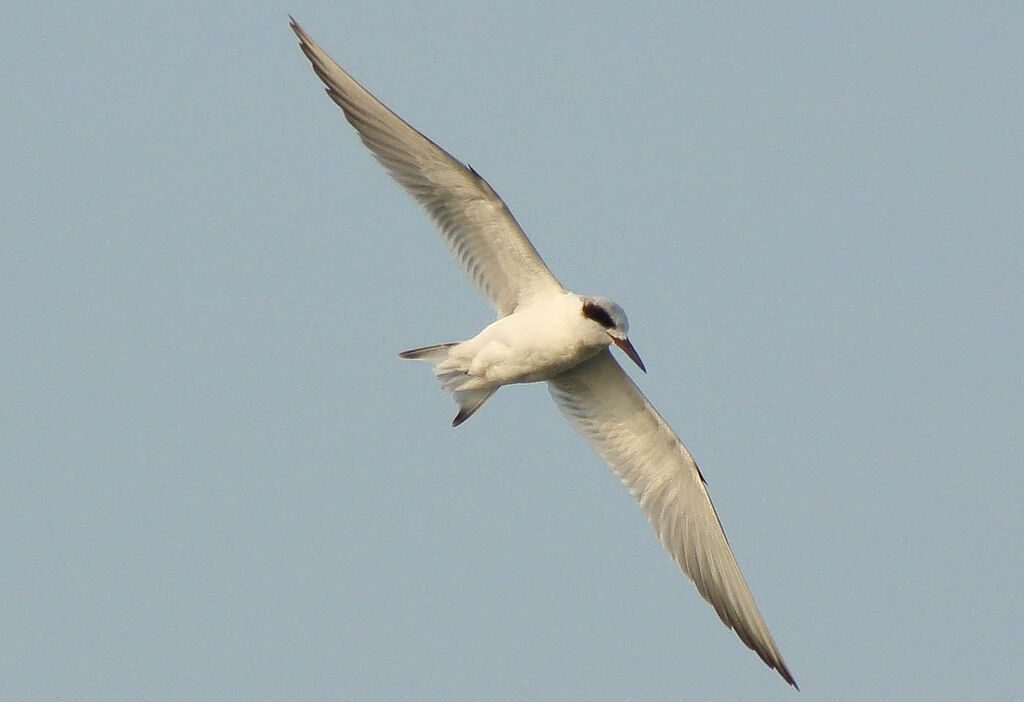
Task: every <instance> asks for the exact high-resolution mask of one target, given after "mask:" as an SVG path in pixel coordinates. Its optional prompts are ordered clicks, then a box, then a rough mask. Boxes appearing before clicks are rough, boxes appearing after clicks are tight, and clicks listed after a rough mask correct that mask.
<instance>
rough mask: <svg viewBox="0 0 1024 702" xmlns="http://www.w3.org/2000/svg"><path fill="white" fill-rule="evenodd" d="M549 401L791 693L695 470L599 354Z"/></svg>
mask: <svg viewBox="0 0 1024 702" xmlns="http://www.w3.org/2000/svg"><path fill="white" fill-rule="evenodd" d="M548 388H549V390H550V391H551V396H552V397H553V398H554V400H555V402H556V403H557V404H558V407H559V409H561V411H562V414H564V415H565V417H566V419H568V420H569V422H570V424H572V425H573V426H574V427H575V428H576V430H577V431H578V432H579V433H580V435H582V436H583V437H584V438H585V439H586V440H587V441H588V442H589V443H590V445H591V446H592V447H593V449H594V450H595V451H596V452H597V454H598V455H599V456H600V457H601V458H603V459H604V460H605V462H607V463H608V465H609V466H610V467H611V469H612V470H613V471H614V472H615V474H616V475H618V476H619V478H620V479H621V480H622V483H623V484H624V485H625V486H626V487H627V488H628V489H629V491H630V492H631V493H632V494H633V496H634V497H635V498H636V499H637V501H638V502H639V503H640V506H641V508H642V509H643V511H644V513H645V514H646V515H647V518H648V519H649V520H650V523H651V526H652V527H653V528H654V531H655V533H656V534H657V536H658V538H659V539H660V541H661V543H662V544H663V545H664V546H665V548H666V549H667V550H668V552H669V554H670V555H671V556H672V558H673V559H675V561H676V562H677V563H678V564H679V566H680V568H682V570H683V572H684V573H686V575H687V576H688V577H689V578H690V580H692V581H693V583H694V585H696V587H697V590H698V592H700V594H701V596H702V597H703V598H704V599H705V600H707V601H708V602H709V603H710V604H711V605H712V606H713V607H714V608H715V611H716V612H718V616H719V617H721V619H722V621H723V622H724V623H725V625H726V626H728V627H729V628H730V629H733V630H734V631H735V632H736V633H737V635H739V637H740V639H741V640H742V641H743V643H745V644H746V645H747V646H748V647H750V648H751V649H752V650H753V651H754V652H756V653H757V654H758V655H759V656H760V657H761V659H762V660H763V661H764V662H765V663H767V664H768V666H769V667H771V668H774V669H775V670H777V671H778V672H779V674H780V675H781V676H782V677H783V678H784V679H785V680H786V681H787V682H788V683H790V684H791V685H793V686H794V687H795V686H796V682H795V681H794V680H793V676H792V675H791V674H790V672H789V669H788V668H787V667H786V664H785V662H784V661H783V660H782V655H781V653H779V650H778V647H777V646H776V645H775V641H774V640H773V639H772V636H771V633H769V631H768V626H767V625H766V624H765V622H764V618H763V617H762V616H761V612H760V611H759V610H758V608H757V604H756V603H755V602H754V598H753V596H752V595H751V594H750V590H749V588H748V587H747V583H746V581H745V580H744V579H743V574H742V573H741V572H740V568H739V565H738V564H737V563H736V558H735V557H734V556H733V553H732V549H731V548H730V547H729V542H728V540H727V539H726V537H725V532H724V530H723V529H722V525H721V523H720V522H719V520H718V515H717V513H716V512H715V508H714V505H712V503H711V497H710V496H709V495H708V492H707V488H706V486H705V484H704V477H703V476H702V475H701V473H700V470H699V469H698V468H697V464H696V463H695V462H694V460H693V457H691V456H690V452H689V451H687V450H686V447H685V446H683V444H682V442H681V441H679V438H678V437H677V436H676V434H675V432H674V431H672V428H671V427H670V426H669V425H668V424H667V423H666V422H665V420H664V419H663V418H662V417H661V415H660V414H658V412H657V411H656V410H655V409H654V407H653V406H652V405H651V403H650V402H649V401H648V400H647V398H646V397H644V395H643V393H641V392H640V390H639V389H638V388H637V387H636V385H635V384H634V383H633V381H632V380H630V378H629V376H627V375H626V373H625V371H623V370H622V368H621V367H620V366H619V364H618V362H617V361H616V360H615V359H614V358H613V357H612V355H611V353H610V352H609V351H608V350H607V349H606V350H604V351H602V352H600V353H599V354H597V355H596V356H594V357H593V358H591V359H589V360H587V361H584V362H583V363H581V364H579V365H578V366H576V367H575V368H572V369H570V370H568V371H566V372H565V373H562V374H561V375H558V376H556V377H554V378H552V379H551V380H549V381H548Z"/></svg>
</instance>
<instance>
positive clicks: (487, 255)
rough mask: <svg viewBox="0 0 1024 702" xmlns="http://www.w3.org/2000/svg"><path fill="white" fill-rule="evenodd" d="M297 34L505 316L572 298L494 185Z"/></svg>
mask: <svg viewBox="0 0 1024 702" xmlns="http://www.w3.org/2000/svg"><path fill="white" fill-rule="evenodd" d="M291 27H292V30H293V31H294V32H295V34H296V36H298V37H299V45H300V46H301V47H302V51H303V53H305V54H306V57H307V58H308V59H309V61H310V63H312V64H313V70H314V71H316V74H317V75H318V76H319V77H320V80H322V81H323V82H324V85H326V86H327V94H328V95H329V96H330V98H331V99H332V100H334V102H336V103H337V104H338V106H339V107H340V108H341V109H342V110H343V111H344V112H345V118H346V119H348V121H349V123H350V124H351V125H352V126H353V127H355V128H356V131H357V132H359V137H360V138H361V139H362V140H363V143H364V144H366V146H367V147H368V148H369V149H370V151H371V152H373V155H374V156H375V157H376V158H377V160H378V161H380V162H381V164H383V166H384V167H385V168H386V169H387V170H388V172H389V173H390V174H391V177H393V178H394V179H395V180H397V181H398V183H399V184H400V185H401V186H402V187H403V188H405V190H406V191H407V192H408V193H409V194H410V195H412V196H413V197H414V198H416V200H417V201H418V202H419V203H420V205H422V206H423V208H424V209H425V210H426V211H427V214H428V215H429V216H430V218H431V220H433V222H434V225H435V226H436V227H437V229H438V231H439V232H440V233H441V237H442V238H443V239H444V242H445V244H446V245H447V246H448V249H449V250H450V251H451V252H452V255H453V256H454V257H455V258H456V260H458V262H459V264H460V265H461V266H462V269H463V272H465V274H466V275H467V276H468V277H469V279H470V280H471V281H472V282H473V284H474V285H475V286H476V288H477V290H478V291H479V292H480V294H481V295H482V296H483V297H484V298H485V299H486V300H487V301H488V302H490V303H491V305H492V306H493V307H494V308H495V309H497V310H498V313H499V314H501V315H507V314H511V313H512V312H513V311H514V310H515V308H516V306H517V305H519V304H521V303H523V302H525V301H528V300H529V299H531V298H534V297H540V296H544V295H552V296H553V295H557V294H559V293H561V292H564V289H563V288H562V286H561V284H560V283H559V282H558V280H557V279H556V278H555V276H554V274H552V273H551V270H550V269H549V268H548V267H547V265H545V263H544V261H543V260H542V259H541V257H540V254H538V253H537V250H536V249H535V248H534V247H533V244H531V243H530V240H529V239H527V238H526V234H525V233H523V230H522V229H521V228H520V227H519V224H518V223H517V222H516V220H515V218H514V217H513V216H512V213H511V212H509V209H508V207H507V206H506V205H505V203H504V201H503V200H502V199H501V198H500V197H499V196H498V194H497V193H496V192H494V189H493V188H491V186H490V185H489V184H488V183H487V181H485V180H484V179H483V178H482V177H480V175H479V174H477V173H476V171H474V170H472V169H471V168H467V167H466V166H464V165H463V164H462V163H460V162H459V161H457V160H456V159H455V158H453V157H452V156H451V155H450V154H449V153H448V152H447V151H445V150H444V149H442V148H441V147H440V146H438V145H437V144H435V143H434V142H432V141H431V140H430V139H428V138H427V137H425V136H423V135H422V134H420V133H419V132H418V131H416V129H414V128H413V127H411V126H410V125H409V124H408V123H406V122H405V120H403V119H402V118H401V117H399V116H398V115H396V114H395V113H394V112H392V111H391V110H389V109H388V107H387V106H386V105H385V104H384V103H382V102H381V101H380V100H378V99H377V98H375V97H374V96H373V95H372V94H370V92H369V91H368V90H366V88H364V87H363V86H361V85H360V84H359V83H357V82H356V80H355V79H354V78H353V77H352V76H350V75H349V74H348V73H346V72H345V70H344V69H342V67H341V66H339V65H338V64H337V63H335V62H334V60H333V59H332V58H331V57H330V56H328V55H327V52H325V51H324V50H323V49H321V48H320V47H319V46H318V45H317V43H316V42H315V41H313V40H312V39H311V38H310V36H309V35H308V34H306V32H305V31H304V30H303V29H302V27H300V26H299V25H298V23H296V22H295V20H294V19H293V20H292V23H291Z"/></svg>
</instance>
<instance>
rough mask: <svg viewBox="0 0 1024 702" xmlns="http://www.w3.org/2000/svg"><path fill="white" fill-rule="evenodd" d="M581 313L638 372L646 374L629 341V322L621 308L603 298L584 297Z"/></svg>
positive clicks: (638, 356) (642, 363)
mask: <svg viewBox="0 0 1024 702" xmlns="http://www.w3.org/2000/svg"><path fill="white" fill-rule="evenodd" d="M582 311H583V316H584V317H585V318H586V319H589V320H591V321H592V322H594V323H596V324H598V325H600V326H601V328H602V329H604V332H605V333H606V334H607V335H608V337H609V338H610V339H611V341H612V343H614V344H615V345H616V346H618V347H619V348H620V349H622V351H623V353H625V354H626V355H627V356H629V359H630V360H631V361H633V363H635V364H637V365H638V366H639V367H640V370H642V371H643V372H644V373H646V372H647V369H646V368H644V362H643V361H641V360H640V354H638V353H637V352H636V349H635V348H633V344H632V343H631V342H630V341H629V320H628V319H626V313H625V312H623V311H622V308H621V307H619V306H618V305H616V304H615V303H614V302H612V301H611V300H608V299H605V298H603V297H585V298H583V310H582Z"/></svg>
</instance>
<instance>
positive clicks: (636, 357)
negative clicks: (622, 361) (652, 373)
mask: <svg viewBox="0 0 1024 702" xmlns="http://www.w3.org/2000/svg"><path fill="white" fill-rule="evenodd" d="M612 341H614V342H615V345H616V346H618V347H619V348H620V349H622V352H623V353H625V354H626V355H627V356H629V360H631V361H632V362H633V363H635V364H637V365H638V366H640V370H642V371H643V372H644V373H646V372H647V369H646V368H645V367H644V362H643V361H641V360H640V354H638V353H637V352H636V349H635V348H633V344H632V343H631V342H630V341H629V339H616V338H615V337H612Z"/></svg>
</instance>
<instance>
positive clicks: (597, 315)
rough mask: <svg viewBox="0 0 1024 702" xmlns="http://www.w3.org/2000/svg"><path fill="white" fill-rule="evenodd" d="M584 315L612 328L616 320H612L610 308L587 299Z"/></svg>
mask: <svg viewBox="0 0 1024 702" xmlns="http://www.w3.org/2000/svg"><path fill="white" fill-rule="evenodd" d="M583 316H584V317H586V318H587V319H592V320H594V321H595V322H597V323H598V324H600V325H601V326H602V327H604V328H605V329H611V328H612V327H614V326H615V322H613V321H612V316H611V315H610V314H608V310H606V309H605V308H603V307H601V306H600V305H598V304H597V303H594V302H590V301H587V302H584V303H583Z"/></svg>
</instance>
